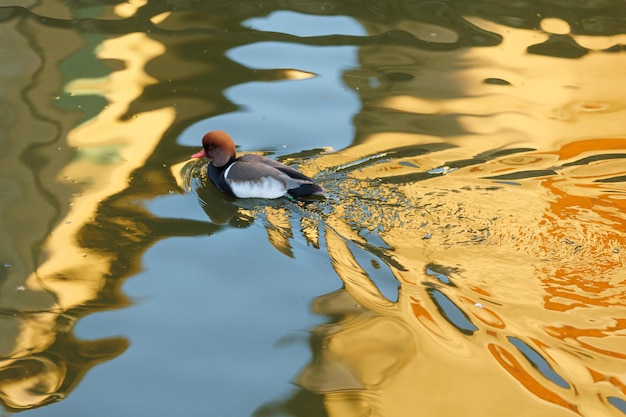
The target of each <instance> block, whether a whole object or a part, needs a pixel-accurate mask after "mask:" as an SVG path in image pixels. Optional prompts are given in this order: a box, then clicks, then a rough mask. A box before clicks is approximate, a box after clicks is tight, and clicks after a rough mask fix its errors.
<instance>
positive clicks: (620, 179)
mask: <svg viewBox="0 0 626 417" xmlns="http://www.w3.org/2000/svg"><path fill="white" fill-rule="evenodd" d="M594 182H626V175H619V176H617V177H610V178H600V179H597V180H594Z"/></svg>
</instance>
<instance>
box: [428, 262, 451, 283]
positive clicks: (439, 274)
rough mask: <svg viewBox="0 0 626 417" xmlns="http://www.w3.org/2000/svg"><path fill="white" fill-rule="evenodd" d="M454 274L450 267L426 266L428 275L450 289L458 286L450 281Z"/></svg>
mask: <svg viewBox="0 0 626 417" xmlns="http://www.w3.org/2000/svg"><path fill="white" fill-rule="evenodd" d="M451 272H454V271H453V270H451V269H450V268H448V267H445V266H443V265H437V264H428V265H427V266H426V275H428V276H431V277H433V278H436V279H437V280H438V281H439V282H441V283H442V284H444V285H447V286H450V287H456V286H457V285H456V284H455V283H454V282H452V280H451V279H450V276H449V275H450V273H451Z"/></svg>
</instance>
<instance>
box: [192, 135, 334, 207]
mask: <svg viewBox="0 0 626 417" xmlns="http://www.w3.org/2000/svg"><path fill="white" fill-rule="evenodd" d="M191 157H192V158H211V159H212V161H211V163H209V167H208V171H209V179H210V180H211V182H212V183H213V184H214V185H215V186H216V187H217V188H218V189H219V190H220V191H222V192H223V193H226V194H228V195H231V196H234V197H239V198H279V197H290V198H302V197H307V196H324V190H323V189H322V187H320V186H319V185H317V184H315V183H314V182H313V181H312V180H311V179H310V178H309V177H307V176H306V175H304V174H302V173H300V172H298V171H296V170H295V169H293V168H291V167H288V166H287V165H285V164H282V163H280V162H278V161H275V160H273V159H270V158H268V157H265V156H261V155H252V154H249V155H242V156H240V157H239V158H237V153H236V150H235V142H233V139H232V138H231V137H230V135H229V134H228V133H226V132H223V131H221V130H214V131H212V132H209V133H207V134H205V135H204V136H203V137H202V150H201V151H200V152H198V153H195V154H193V155H192V156H191Z"/></svg>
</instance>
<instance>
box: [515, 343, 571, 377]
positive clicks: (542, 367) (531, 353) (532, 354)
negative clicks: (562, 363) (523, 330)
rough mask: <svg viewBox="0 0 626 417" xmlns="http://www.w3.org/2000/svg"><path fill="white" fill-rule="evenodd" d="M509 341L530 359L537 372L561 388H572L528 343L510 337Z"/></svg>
mask: <svg viewBox="0 0 626 417" xmlns="http://www.w3.org/2000/svg"><path fill="white" fill-rule="evenodd" d="M508 339H509V342H511V344H512V345H513V346H515V347H516V348H517V349H519V351H520V352H522V355H524V356H525V357H526V359H528V361H529V362H530V363H532V364H533V366H535V368H537V370H538V371H539V372H541V373H542V374H543V376H545V377H546V378H548V379H549V380H550V381H552V382H554V383H555V384H557V385H558V386H560V387H563V388H570V386H569V384H568V383H567V381H565V380H564V379H563V378H562V377H561V376H560V375H559V374H557V373H556V372H555V371H554V369H552V367H551V366H550V364H549V363H548V362H547V361H546V360H545V359H544V358H543V356H541V355H540V354H539V353H538V352H537V351H536V350H535V349H533V348H531V347H530V346H528V345H527V344H526V343H524V342H522V341H521V340H520V339H518V338H516V337H512V336H509V337H508Z"/></svg>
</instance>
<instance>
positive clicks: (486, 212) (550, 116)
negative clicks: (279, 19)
mask: <svg viewBox="0 0 626 417" xmlns="http://www.w3.org/2000/svg"><path fill="white" fill-rule="evenodd" d="M472 21H473V22H474V23H476V24H478V25H479V26H481V27H482V28H484V29H486V30H490V31H494V32H498V33H501V34H503V36H504V41H503V43H502V44H501V45H498V46H496V47H483V48H472V49H467V50H461V51H458V50H456V51H451V52H440V53H433V52H432V51H421V50H417V49H413V48H409V47H399V46H398V47H388V48H384V50H383V48H378V47H376V46H371V47H370V46H366V47H363V48H361V50H360V59H361V63H362V66H363V67H365V68H366V69H368V68H374V69H376V70H379V71H383V73H384V70H385V69H387V68H388V71H389V73H392V74H395V73H394V71H397V72H402V73H403V74H405V75H404V76H402V77H397V78H398V80H401V81H398V82H389V83H388V84H384V82H386V81H385V78H384V77H383V76H379V80H382V81H380V82H381V83H382V85H381V86H380V87H375V86H374V87H371V86H370V87H369V88H360V90H359V91H360V94H361V95H362V100H363V102H364V103H366V104H365V107H364V109H363V111H362V114H360V115H359V117H357V119H356V120H357V129H360V130H359V135H358V141H357V143H355V144H354V145H353V146H350V147H348V148H346V149H343V150H340V151H337V152H334V153H327V154H323V155H320V157H319V158H316V159H315V160H313V161H311V162H310V165H309V167H308V169H310V170H311V171H312V172H315V171H318V172H319V171H321V172H322V176H323V175H324V173H326V174H327V175H329V176H330V177H331V181H334V179H335V178H339V179H338V180H337V181H336V182H333V183H332V184H333V186H334V187H336V193H337V195H338V196H340V197H339V198H340V200H341V203H340V204H336V205H333V209H332V213H331V214H330V215H329V216H328V217H325V218H324V222H325V229H324V238H325V241H326V245H327V247H328V251H329V255H330V258H331V262H332V265H333V267H334V269H335V271H336V272H337V273H338V275H339V276H340V277H341V279H342V281H343V283H344V286H345V294H342V297H341V300H343V301H342V304H341V306H342V307H341V308H340V307H337V306H336V305H334V306H333V308H330V307H328V310H324V309H319V311H320V312H321V313H322V314H327V315H328V316H330V317H339V318H337V319H336V320H334V321H333V322H332V323H331V324H329V325H327V326H325V327H323V328H319V329H316V330H315V332H314V334H315V337H316V338H318V339H319V345H320V346H319V348H318V349H316V350H315V352H314V355H315V358H314V359H313V361H312V363H311V364H310V366H308V367H307V368H306V369H305V370H304V371H303V372H302V374H301V375H300V377H299V378H298V383H300V384H301V385H302V386H304V387H306V388H307V389H310V390H314V391H316V392H320V393H324V394H325V399H326V405H327V411H328V413H329V415H331V416H342V417H343V416H352V415H354V416H358V415H364V414H367V413H370V414H371V415H390V416H391V415H393V416H403V415H413V414H414V413H415V404H419V412H420V413H423V414H425V415H456V414H459V412H460V410H462V414H463V415H466V416H482V415H495V414H507V413H509V412H510V411H511V410H512V409H513V410H515V412H519V413H520V415H524V416H529V415H537V416H542V415H555V416H556V415H559V416H573V415H613V414H615V412H616V409H615V408H614V407H613V406H612V405H610V404H609V403H608V398H610V397H617V398H626V390H625V389H624V387H625V385H626V381H624V379H623V375H625V374H626V367H625V366H624V361H623V360H624V359H625V357H624V353H623V350H624V349H623V345H624V329H625V328H626V327H625V326H626V309H624V306H626V292H625V291H624V285H626V278H625V277H626V268H625V267H624V265H625V264H626V258H625V255H624V254H625V253H626V233H625V229H624V225H625V224H626V216H625V214H624V213H625V212H626V211H625V209H626V203H625V202H626V187H625V186H624V180H623V177H624V176H625V175H626V168H624V166H625V164H624V161H625V158H624V155H625V154H626V139H624V137H625V136H624V135H625V134H626V132H625V131H624V126H623V124H620V123H616V121H617V120H626V113H625V109H626V103H625V102H624V91H623V90H624V89H623V74H624V68H626V66H625V65H626V60H625V57H624V55H623V54H619V53H615V54H613V53H589V54H587V55H585V56H583V57H582V58H580V59H576V60H572V59H559V58H553V57H548V56H539V55H529V54H528V53H527V48H528V47H529V46H530V45H534V44H539V43H541V42H544V41H545V40H546V39H547V36H548V35H547V34H543V33H538V32H536V31H527V30H521V29H512V28H508V27H507V28H504V27H502V26H499V25H497V24H495V23H491V22H485V21H482V20H479V19H473V20H472ZM563 23H564V22H561V21H557V20H544V22H542V27H543V30H544V31H546V32H548V33H565V32H566V31H567V32H569V28H568V27H566V25H563ZM379 29H380V28H379ZM387 29H388V28H387ZM403 30H406V31H410V30H411V28H410V26H405V27H403ZM415 30H417V31H418V32H419V31H420V30H421V29H415ZM379 31H380V32H384V31H385V30H382V29H380V30H379ZM423 34H424V32H419V33H417V32H416V33H415V36H417V37H418V38H419V37H420V36H423ZM575 38H576V39H578V38H577V37H575ZM609 38H610V39H609ZM420 39H421V38H420ZM597 39H598V40H597V41H596V42H598V43H600V42H606V43H607V44H608V43H611V42H615V41H616V39H617V38H616V37H607V38H597ZM412 63H414V66H412V65H411V64H412ZM411 68H412V69H411ZM439 68H446V71H439ZM366 69H364V70H363V72H365V71H366ZM411 71H412V72H411ZM372 73H375V71H372ZM355 77H356V76H355ZM347 79H348V82H350V77H348V78H347ZM491 79H499V80H500V81H501V82H500V81H499V82H494V83H489V82H486V80H491ZM355 85H360V86H363V83H360V84H355ZM432 85H436V86H438V89H437V90H436V92H437V93H439V95H438V94H436V93H435V92H434V91H435V90H434V89H433V88H432V87H430V86H432ZM380 112H384V113H383V114H384V115H387V116H389V120H385V119H384V117H382V116H379V115H378V113H380ZM444 117H448V119H444V120H450V121H451V122H450V123H449V124H453V123H456V125H455V126H454V129H455V130H453V129H451V130H452V131H453V134H450V135H449V136H446V137H438V136H434V135H429V134H428V122H429V121H430V122H432V123H437V122H438V120H439V118H444ZM359 118H362V119H365V120H366V122H364V123H363V124H359ZM421 121H423V124H420V123H419V122H421ZM433 130H436V129H433ZM599 132H601V133H599ZM457 162H459V163H457ZM305 165H306V164H305ZM446 167H448V168H450V167H454V168H455V169H445V168H446ZM304 169H307V167H306V166H305V167H304ZM362 250H364V251H367V252H368V253H370V254H373V255H375V256H376V257H377V260H379V261H380V264H382V265H384V268H388V270H389V271H390V272H391V273H392V274H393V276H395V278H396V279H397V280H398V282H399V283H400V284H401V287H400V289H399V291H398V299H397V301H396V300H393V299H388V298H386V297H385V296H384V295H383V294H382V293H381V292H380V291H379V289H378V288H377V285H376V284H375V280H374V279H373V278H374V276H373V275H372V274H376V275H378V274H377V273H376V272H374V273H372V272H368V271H371V268H369V266H368V265H367V263H366V262H365V261H364V260H363V259H362V258H361V257H359V255H358V253H359V251H362ZM433 271H435V272H433ZM437 271H444V272H437ZM382 275H384V274H382ZM323 301H325V300H324V298H322V299H320V303H323ZM314 308H318V307H317V306H314ZM379 320H382V321H384V322H385V323H389V324H388V325H385V326H384V327H385V329H388V331H387V330H385V331H383V330H380V331H375V330H373V328H374V327H376V326H377V324H378V323H379ZM364 321H370V322H371V323H370V324H368V325H364V324H363V322H364ZM391 329H393V330H391ZM314 340H317V339H314ZM348 341H350V342H352V343H350V342H348ZM361 346H369V347H371V349H372V351H373V352H377V353H378V354H380V357H377V358H376V359H374V356H375V355H372V356H368V355H365V354H358V353H357V352H360V351H359V349H360V347H361ZM394 360H396V362H394ZM391 364H393V365H391ZM332 381H337V382H336V385H333V383H332ZM512 407H513V408H512Z"/></svg>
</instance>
